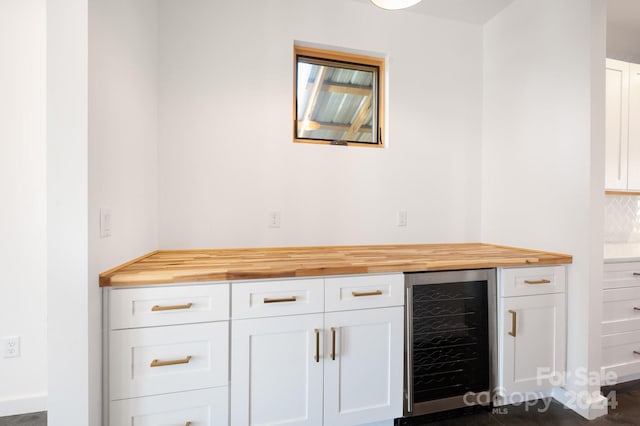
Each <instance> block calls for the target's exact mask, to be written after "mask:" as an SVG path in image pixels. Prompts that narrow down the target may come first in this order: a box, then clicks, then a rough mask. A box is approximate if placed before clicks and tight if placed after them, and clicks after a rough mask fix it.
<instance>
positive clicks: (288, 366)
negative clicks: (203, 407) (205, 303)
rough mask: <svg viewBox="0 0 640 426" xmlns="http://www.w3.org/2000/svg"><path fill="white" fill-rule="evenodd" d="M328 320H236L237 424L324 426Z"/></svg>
mask: <svg viewBox="0 0 640 426" xmlns="http://www.w3.org/2000/svg"><path fill="white" fill-rule="evenodd" d="M322 320H323V315H322V314H321V313H318V314H307V315H291V316H283V317H272V318H256V319H245V320H236V321H233V322H232V333H231V335H232V338H231V357H232V358H231V424H232V425H239V426H240V425H243V426H244V425H284V424H286V425H314V426H315V425H317V426H321V425H322V356H323V348H322V344H323V337H322ZM316 355H317V357H316Z"/></svg>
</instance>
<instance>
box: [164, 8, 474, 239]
mask: <svg viewBox="0 0 640 426" xmlns="http://www.w3.org/2000/svg"><path fill="white" fill-rule="evenodd" d="M160 4H161V7H160V88H161V89H160V145H159V159H160V161H159V164H160V169H159V170H160V175H159V176H160V177H159V182H160V208H159V211H160V228H159V229H160V247H161V248H174V249H175V248H201V247H210V248H214V247H242V246H289V245H321V244H329V245H334V244H373V243H410V242H420V243H428V242H451V241H474V240H477V239H478V238H479V206H480V198H479V194H480V179H478V176H479V173H480V161H479V154H480V134H481V91H482V90H481V87H482V79H481V70H482V32H481V27H480V26H477V25H471V24H465V23H459V22H454V21H447V20H441V19H436V18H430V17H427V16H425V15H418V14H415V13H411V12H407V11H393V12H391V11H384V10H381V9H379V8H376V7H373V6H372V5H371V4H370V3H368V2H354V1H344V0H282V1H263V0H250V1H248V2H247V1H245V2H212V1H207V0H186V1H180V2H176V1H172V0H161V3H160ZM294 40H300V41H305V42H313V43H319V44H323V45H329V46H339V47H343V48H350V49H356V50H360V51H370V52H379V53H383V54H386V55H388V58H389V59H388V64H389V66H388V73H389V74H388V75H389V84H388V88H389V92H390V95H389V107H388V119H389V126H388V129H389V136H388V141H387V143H388V146H387V147H386V148H385V149H371V148H352V147H349V148H346V147H339V146H321V145H311V144H294V143H293V142H292V135H291V129H292V118H291V117H292V78H293V77H292V73H293V58H292V55H293V44H294ZM400 209H406V210H407V211H408V222H409V226H408V227H407V228H398V227H396V212H397V210H400ZM269 210H280V211H281V213H282V227H281V228H280V229H269V228H268V227H267V212H268V211H269Z"/></svg>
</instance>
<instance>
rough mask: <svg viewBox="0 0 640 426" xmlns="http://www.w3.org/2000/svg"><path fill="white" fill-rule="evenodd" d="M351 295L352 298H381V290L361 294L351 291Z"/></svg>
mask: <svg viewBox="0 0 640 426" xmlns="http://www.w3.org/2000/svg"><path fill="white" fill-rule="evenodd" d="M351 294H353V297H362V296H381V295H382V290H376V291H364V292H362V293H358V292H357V291H352V292H351Z"/></svg>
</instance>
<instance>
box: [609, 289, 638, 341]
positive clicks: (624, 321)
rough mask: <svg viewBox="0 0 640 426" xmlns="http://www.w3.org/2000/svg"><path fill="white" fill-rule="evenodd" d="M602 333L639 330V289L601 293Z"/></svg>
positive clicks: (611, 290)
mask: <svg viewBox="0 0 640 426" xmlns="http://www.w3.org/2000/svg"><path fill="white" fill-rule="evenodd" d="M602 298H603V302H604V303H603V305H602V333H603V334H612V333H622V332H625V331H633V330H640V287H637V288H614V289H607V290H604V291H603V292H602Z"/></svg>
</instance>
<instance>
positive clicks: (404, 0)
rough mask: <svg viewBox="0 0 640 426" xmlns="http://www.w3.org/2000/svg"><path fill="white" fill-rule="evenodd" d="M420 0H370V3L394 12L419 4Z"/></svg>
mask: <svg viewBox="0 0 640 426" xmlns="http://www.w3.org/2000/svg"><path fill="white" fill-rule="evenodd" d="M421 1H422V0H371V3H373V4H375V5H376V6H378V7H381V8H382V9H389V10H396V9H406V8H407V7H411V6H413V5H415V4H418V3H420V2H421Z"/></svg>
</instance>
